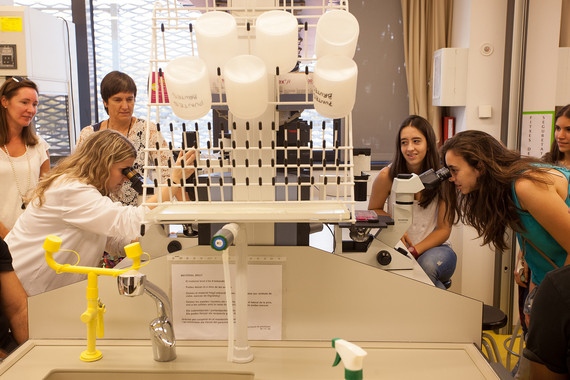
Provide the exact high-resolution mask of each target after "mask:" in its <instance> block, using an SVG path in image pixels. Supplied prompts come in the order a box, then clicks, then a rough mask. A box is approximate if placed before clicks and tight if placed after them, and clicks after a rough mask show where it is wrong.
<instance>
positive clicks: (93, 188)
mask: <svg viewBox="0 0 570 380" xmlns="http://www.w3.org/2000/svg"><path fill="white" fill-rule="evenodd" d="M136 155H137V152H136V149H135V147H134V146H133V144H132V143H131V142H130V141H129V140H127V138H126V137H125V136H123V135H121V134H120V133H118V132H116V131H112V130H105V131H101V132H98V133H94V134H92V136H90V137H89V138H87V139H86V140H85V142H84V143H83V144H81V145H80V146H79V147H78V148H77V150H75V152H73V153H72V154H71V155H70V156H68V157H66V158H64V159H63V160H61V161H59V162H58V164H57V165H56V166H55V167H54V168H53V169H52V170H51V171H50V172H49V173H47V174H46V176H45V177H43V178H42V179H41V180H40V182H39V183H38V185H37V186H36V188H35V190H34V193H33V196H32V198H31V201H30V203H29V205H28V207H27V208H26V210H25V212H24V213H23V214H22V215H21V216H20V218H19V219H18V221H17V222H16V224H15V225H14V228H13V229H12V231H10V233H9V234H8V236H7V237H6V239H5V240H6V243H7V244H8V246H9V247H10V250H11V252H12V256H13V260H14V261H13V264H14V269H15V271H16V274H17V275H18V277H19V278H20V281H21V282H22V285H23V286H24V289H25V290H26V293H27V294H28V295H29V296H32V295H34V294H38V293H42V292H45V291H48V290H51V289H55V288H59V287H61V286H64V285H68V284H71V283H74V282H77V281H80V280H83V279H84V278H85V276H83V275H76V274H70V273H62V274H57V273H56V272H55V271H54V270H53V269H51V268H50V267H49V266H48V265H47V263H46V261H45V259H44V251H43V248H42V246H43V242H44V240H45V238H46V236H47V235H50V234H53V235H57V236H59V237H60V238H61V239H62V241H63V243H62V248H61V251H60V253H58V256H57V261H58V262H59V263H62V264H65V263H68V264H76V263H77V261H78V257H77V256H76V255H75V254H70V250H74V251H76V252H77V253H78V254H79V255H80V256H81V265H84V266H97V265H98V264H99V261H100V258H101V254H102V252H103V250H106V251H107V252H109V253H112V254H114V255H119V254H121V253H122V252H123V248H124V246H125V245H127V244H129V243H131V242H132V241H134V240H136V239H138V238H139V236H140V228H141V224H142V223H143V222H144V216H145V213H146V212H148V210H149V208H153V206H151V207H147V206H144V205H141V206H125V205H123V204H121V203H120V202H113V201H112V200H111V198H109V197H108V196H107V195H109V194H112V193H115V192H117V191H118V190H119V189H120V188H121V186H122V185H123V183H125V182H126V181H128V179H127V177H125V174H123V173H124V170H125V169H129V168H130V167H131V165H133V163H134V160H135V157H136ZM194 160H195V151H193V150H189V151H186V152H185V153H182V152H181V153H180V155H179V156H178V159H177V160H176V162H175V163H174V164H173V165H172V169H171V174H170V179H171V180H172V181H173V182H174V183H180V180H181V179H182V178H187V177H188V176H189V175H190V174H192V172H193V170H194V169H193V165H192V163H193V162H194ZM183 167H184V168H186V169H184V168H183ZM159 190H160V191H156V193H157V194H155V195H153V196H152V197H149V198H148V199H147V200H146V202H147V203H148V204H150V205H152V204H158V202H161V201H168V200H171V199H172V198H178V199H182V198H181V197H183V196H184V195H183V194H182V191H181V188H180V187H179V186H162V187H160V188H159ZM66 250H67V251H66Z"/></svg>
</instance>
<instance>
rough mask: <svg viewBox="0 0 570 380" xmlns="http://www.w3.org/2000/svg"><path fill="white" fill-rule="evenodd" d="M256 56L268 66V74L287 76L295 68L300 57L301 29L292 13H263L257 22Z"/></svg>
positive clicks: (278, 11) (275, 11)
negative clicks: (277, 71) (277, 73)
mask: <svg viewBox="0 0 570 380" xmlns="http://www.w3.org/2000/svg"><path fill="white" fill-rule="evenodd" d="M255 55H257V56H258V57H259V58H261V59H262V60H263V61H264V62H265V65H266V66H267V73H268V74H270V75H271V74H275V73H276V70H275V68H276V67H279V73H280V74H285V73H288V72H290V71H291V70H293V69H294V68H295V65H296V64H297V59H298V55H299V27H298V24H297V19H296V18H295V16H293V15H292V14H291V13H290V12H287V11H281V10H274V11H268V12H264V13H262V14H261V15H260V16H259V17H257V21H256V22H255Z"/></svg>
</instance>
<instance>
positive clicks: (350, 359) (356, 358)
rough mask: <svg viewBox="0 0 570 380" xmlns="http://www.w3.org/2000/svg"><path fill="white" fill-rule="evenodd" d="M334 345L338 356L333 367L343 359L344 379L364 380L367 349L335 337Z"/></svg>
mask: <svg viewBox="0 0 570 380" xmlns="http://www.w3.org/2000/svg"><path fill="white" fill-rule="evenodd" d="M332 346H333V348H334V349H336V358H335V360H334V363H333V367H334V366H336V365H338V363H340V362H341V360H342V362H343V363H344V379H345V380H362V361H363V360H364V357H365V356H366V355H367V353H366V351H364V350H363V349H362V348H360V347H358V346H357V345H356V344H354V343H350V342H348V341H346V340H344V339H340V338H334V339H333V340H332Z"/></svg>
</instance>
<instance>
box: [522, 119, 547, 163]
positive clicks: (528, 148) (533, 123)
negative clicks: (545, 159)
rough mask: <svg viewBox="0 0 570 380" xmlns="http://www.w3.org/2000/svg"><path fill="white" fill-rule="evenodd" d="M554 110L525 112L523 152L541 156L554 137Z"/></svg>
mask: <svg viewBox="0 0 570 380" xmlns="http://www.w3.org/2000/svg"><path fill="white" fill-rule="evenodd" d="M553 126H554V111H538V112H523V118H522V128H521V154H522V155H524V156H533V157H537V158H541V157H542V156H544V154H545V153H546V152H548V151H550V144H551V142H552V140H553V138H554V129H553Z"/></svg>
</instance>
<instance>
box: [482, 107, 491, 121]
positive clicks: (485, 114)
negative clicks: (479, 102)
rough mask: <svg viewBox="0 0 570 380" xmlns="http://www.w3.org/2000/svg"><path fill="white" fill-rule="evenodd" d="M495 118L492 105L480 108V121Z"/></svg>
mask: <svg viewBox="0 0 570 380" xmlns="http://www.w3.org/2000/svg"><path fill="white" fill-rule="evenodd" d="M491 116H493V108H492V107H491V106H490V105H484V106H479V119H489V118H491Z"/></svg>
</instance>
